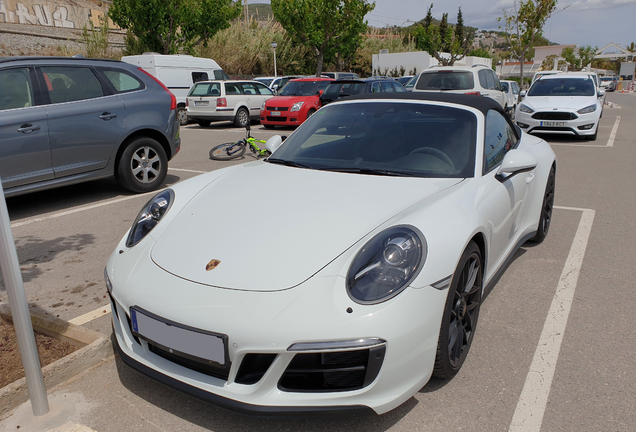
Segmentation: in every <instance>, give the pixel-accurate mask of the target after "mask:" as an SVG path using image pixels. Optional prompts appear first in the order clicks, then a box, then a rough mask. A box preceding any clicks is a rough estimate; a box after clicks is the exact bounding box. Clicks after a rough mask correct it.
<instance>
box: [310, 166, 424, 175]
mask: <svg viewBox="0 0 636 432" xmlns="http://www.w3.org/2000/svg"><path fill="white" fill-rule="evenodd" d="M320 170H321V171H334V172H343V173H355V174H369V175H383V176H391V177H413V176H414V174H411V173H407V172H402V171H391V170H384V169H374V168H320Z"/></svg>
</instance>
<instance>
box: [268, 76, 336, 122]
mask: <svg viewBox="0 0 636 432" xmlns="http://www.w3.org/2000/svg"><path fill="white" fill-rule="evenodd" d="M331 81H333V80H332V79H331V78H315V77H314V78H298V79H295V80H291V81H289V82H288V83H287V85H285V87H283V90H281V92H280V95H278V96H275V97H273V98H270V99H267V100H266V101H265V102H264V103H263V106H262V107H261V124H262V125H263V126H265V127H266V128H268V129H271V128H273V127H274V126H298V125H299V124H301V123H302V122H304V121H305V120H306V119H307V118H308V117H310V116H311V115H312V114H313V113H315V112H316V110H317V109H318V108H320V95H321V94H322V92H323V90H324V89H325V88H327V86H328V85H329V83H330V82H331Z"/></svg>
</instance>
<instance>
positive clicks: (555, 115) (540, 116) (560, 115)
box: [532, 112, 579, 120]
mask: <svg viewBox="0 0 636 432" xmlns="http://www.w3.org/2000/svg"><path fill="white" fill-rule="evenodd" d="M532 118H533V119H537V120H576V119H577V118H579V116H577V115H576V114H574V113H571V112H538V113H535V114H533V115H532Z"/></svg>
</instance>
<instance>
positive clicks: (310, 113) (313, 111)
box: [305, 108, 316, 120]
mask: <svg viewBox="0 0 636 432" xmlns="http://www.w3.org/2000/svg"><path fill="white" fill-rule="evenodd" d="M315 112H316V110H315V109H313V108H312V109H310V110H309V111H307V118H306V119H305V120H307V119H309V117H311V116H312V115H314V113H315Z"/></svg>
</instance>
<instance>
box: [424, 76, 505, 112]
mask: <svg viewBox="0 0 636 432" xmlns="http://www.w3.org/2000/svg"><path fill="white" fill-rule="evenodd" d="M413 91H414V92H418V91H428V92H444V93H460V94H471V95H477V96H485V97H489V98H491V99H494V100H495V101H496V102H498V103H499V105H501V107H502V108H505V107H506V95H505V93H504V91H503V87H502V86H501V83H500V82H499V78H498V77H497V74H496V73H495V71H493V70H492V69H490V68H489V67H488V66H484V65H473V66H433V67H431V68H429V69H426V70H425V71H423V72H422V73H421V74H420V76H419V78H418V79H417V82H416V83H415V87H414V88H413Z"/></svg>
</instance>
